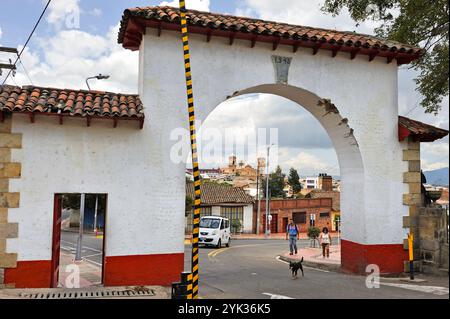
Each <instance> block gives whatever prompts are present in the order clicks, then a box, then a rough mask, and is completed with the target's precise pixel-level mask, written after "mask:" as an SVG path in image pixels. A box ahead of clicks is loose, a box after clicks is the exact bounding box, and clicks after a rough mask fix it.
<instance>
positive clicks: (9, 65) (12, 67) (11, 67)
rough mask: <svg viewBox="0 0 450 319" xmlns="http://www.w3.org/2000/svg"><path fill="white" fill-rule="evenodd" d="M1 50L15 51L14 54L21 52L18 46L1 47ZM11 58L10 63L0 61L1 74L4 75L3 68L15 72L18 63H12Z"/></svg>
mask: <svg viewBox="0 0 450 319" xmlns="http://www.w3.org/2000/svg"><path fill="white" fill-rule="evenodd" d="M0 52H6V53H13V54H19V52H18V51H17V49H16V48H8V47H0ZM11 62H12V61H11V59H10V60H9V63H0V75H2V70H3V69H6V70H10V72H11V71H13V72H15V70H16V65H15V64H13V63H11Z"/></svg>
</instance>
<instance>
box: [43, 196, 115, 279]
mask: <svg viewBox="0 0 450 319" xmlns="http://www.w3.org/2000/svg"><path fill="white" fill-rule="evenodd" d="M98 195H105V201H106V203H105V217H104V219H103V222H104V225H103V244H102V246H103V247H102V251H103V256H102V275H101V284H103V283H104V282H105V262H106V253H105V251H106V249H105V243H106V240H105V239H106V218H107V217H106V215H107V213H106V212H107V211H108V194H98ZM61 204H62V195H61V194H55V198H54V204H53V235H52V260H51V284H50V288H57V287H58V280H59V256H60V253H61V221H62V220H61V219H62V206H61Z"/></svg>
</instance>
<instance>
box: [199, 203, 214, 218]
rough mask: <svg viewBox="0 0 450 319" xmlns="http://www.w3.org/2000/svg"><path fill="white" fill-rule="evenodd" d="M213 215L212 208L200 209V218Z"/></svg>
mask: <svg viewBox="0 0 450 319" xmlns="http://www.w3.org/2000/svg"><path fill="white" fill-rule="evenodd" d="M211 215H212V207H211V206H208V207H201V208H200V217H203V216H211Z"/></svg>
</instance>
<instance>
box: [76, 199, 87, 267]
mask: <svg viewBox="0 0 450 319" xmlns="http://www.w3.org/2000/svg"><path fill="white" fill-rule="evenodd" d="M85 201H86V194H81V199H80V226H79V231H78V240H77V252H76V255H75V261H81V260H82V258H81V249H82V245H83V244H82V241H83V230H84V229H83V228H84V227H83V226H84V204H85Z"/></svg>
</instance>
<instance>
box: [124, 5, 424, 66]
mask: <svg viewBox="0 0 450 319" xmlns="http://www.w3.org/2000/svg"><path fill="white" fill-rule="evenodd" d="M187 22H188V25H189V32H191V33H200V34H206V35H207V36H208V39H209V37H210V36H211V35H214V36H222V37H229V38H230V43H232V41H233V40H232V39H235V38H236V39H247V40H250V41H251V44H252V46H253V45H254V42H255V41H258V42H268V43H273V44H274V49H275V48H276V47H277V46H278V44H284V45H291V46H293V48H294V51H296V49H297V47H299V46H302V47H310V48H316V50H317V49H319V48H320V49H327V50H331V51H333V56H334V55H335V54H336V52H337V51H345V52H349V53H351V56H352V57H354V55H355V54H365V55H369V56H370V60H371V59H373V57H375V56H377V55H378V56H382V57H386V58H388V61H391V60H392V59H393V58H396V59H397V62H398V63H399V64H403V63H410V62H411V61H412V60H415V59H417V58H419V57H420V55H421V54H422V50H421V49H420V48H418V47H413V46H410V45H406V44H402V43H399V42H395V41H391V40H386V39H380V38H376V37H374V36H371V35H365V34H358V33H354V32H345V31H336V30H327V29H320V28H312V27H306V26H299V25H292V24H287V23H279V22H273V21H264V20H260V19H253V18H245V17H238V16H232V15H225V14H217V13H210V12H203V11H196V10H188V11H187ZM145 27H151V28H156V29H158V30H159V31H160V30H163V29H166V30H180V13H179V9H178V8H174V7H168V6H161V7H142V8H131V9H127V10H125V11H124V13H123V16H122V21H121V26H120V30H119V37H118V42H119V43H122V44H123V46H124V47H125V48H127V49H131V50H138V49H139V45H140V43H141V40H142V35H143V34H144V32H145Z"/></svg>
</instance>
